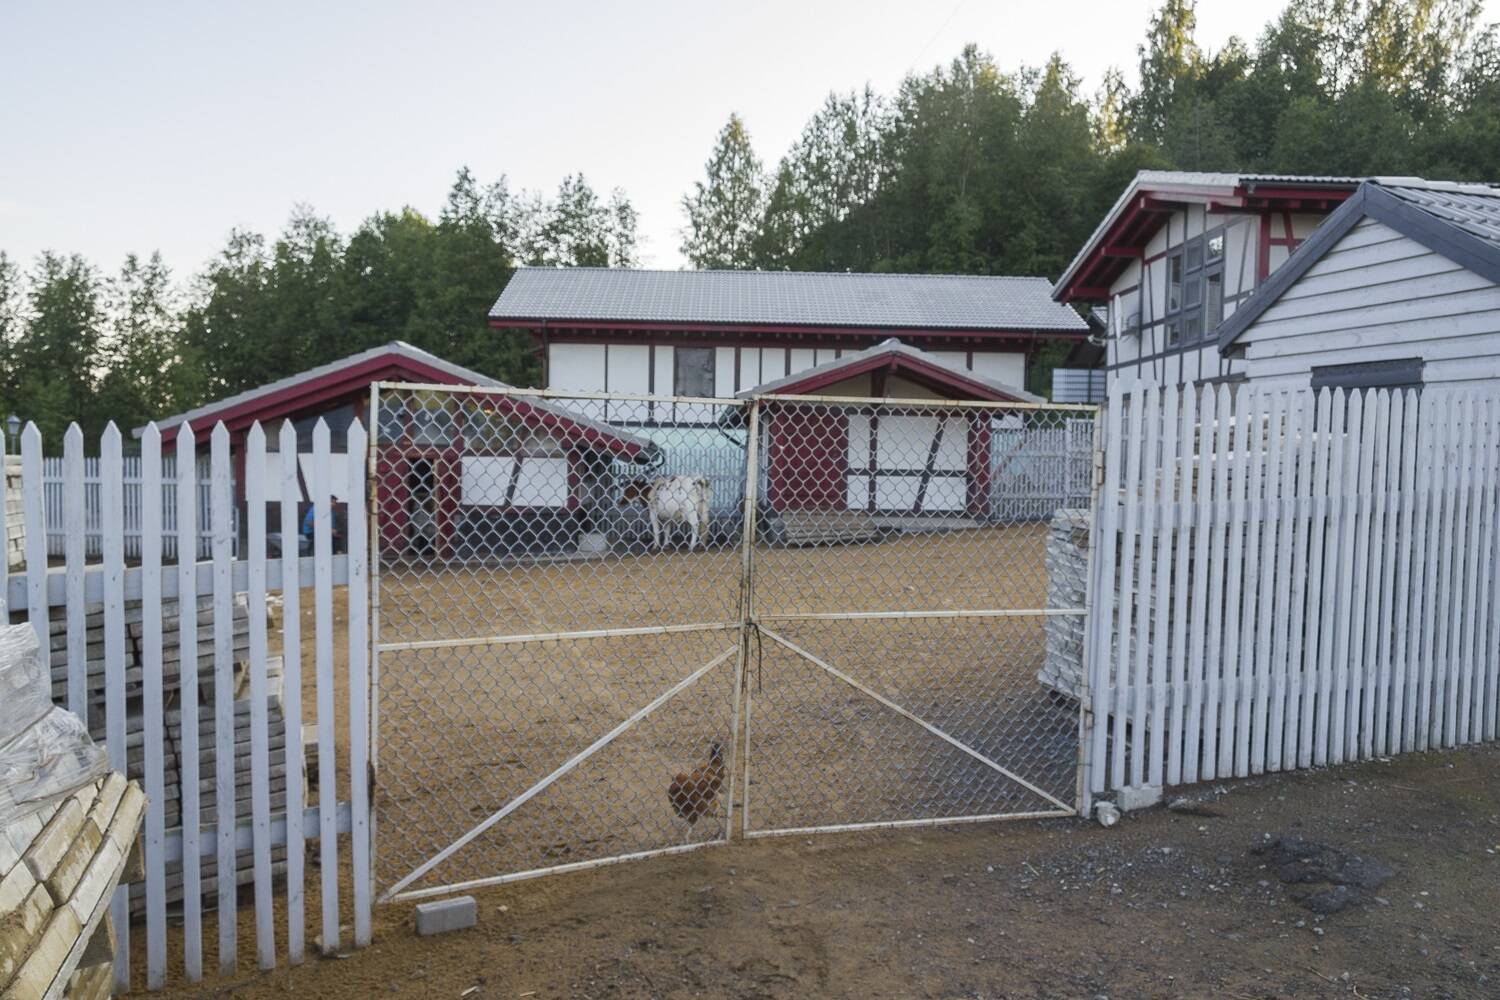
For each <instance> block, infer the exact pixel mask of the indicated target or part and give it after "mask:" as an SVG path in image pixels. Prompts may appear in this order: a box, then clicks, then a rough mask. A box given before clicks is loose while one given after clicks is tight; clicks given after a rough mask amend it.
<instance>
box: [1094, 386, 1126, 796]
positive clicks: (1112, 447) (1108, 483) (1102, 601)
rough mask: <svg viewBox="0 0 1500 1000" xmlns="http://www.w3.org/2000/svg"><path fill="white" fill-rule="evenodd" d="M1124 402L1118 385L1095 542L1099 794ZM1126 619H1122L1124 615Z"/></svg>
mask: <svg viewBox="0 0 1500 1000" xmlns="http://www.w3.org/2000/svg"><path fill="white" fill-rule="evenodd" d="M1124 405H1125V397H1124V395H1123V394H1122V393H1121V391H1120V383H1119V380H1118V379H1117V380H1116V381H1115V384H1114V385H1113V386H1112V387H1111V389H1110V394H1109V401H1108V405H1107V408H1106V409H1105V416H1104V419H1106V420H1107V424H1106V426H1105V440H1104V483H1103V485H1102V486H1101V487H1100V489H1099V505H1098V511H1097V515H1096V520H1097V523H1098V525H1099V533H1098V538H1097V539H1095V540H1092V541H1091V542H1090V546H1091V548H1092V549H1093V551H1094V553H1095V567H1094V576H1093V586H1092V591H1093V593H1092V600H1091V601H1090V605H1089V607H1090V610H1089V623H1090V628H1091V629H1092V630H1093V641H1092V642H1091V644H1090V646H1089V672H1090V680H1089V685H1090V694H1091V695H1092V704H1093V731H1092V733H1091V734H1090V740H1091V747H1090V748H1089V758H1088V759H1089V761H1090V762H1091V766H1090V768H1089V789H1090V791H1091V792H1092V793H1099V792H1102V791H1104V788H1105V767H1106V765H1107V764H1108V760H1107V758H1106V750H1107V748H1108V742H1107V736H1108V731H1109V706H1110V704H1111V693H1112V692H1111V680H1112V678H1113V676H1114V675H1113V671H1111V669H1110V663H1111V662H1112V659H1113V651H1112V649H1111V642H1110V638H1111V634H1112V632H1111V630H1112V627H1113V622H1114V618H1115V602H1114V597H1115V591H1116V584H1115V581H1116V564H1117V561H1118V560H1117V557H1118V554H1119V545H1118V544H1117V543H1116V539H1118V538H1119V533H1120V488H1121V484H1120V466H1121V462H1120V457H1121V456H1120V434H1121V427H1122V425H1123V424H1124V422H1125V420H1124V412H1123V410H1124ZM1122 617H1123V615H1122Z"/></svg>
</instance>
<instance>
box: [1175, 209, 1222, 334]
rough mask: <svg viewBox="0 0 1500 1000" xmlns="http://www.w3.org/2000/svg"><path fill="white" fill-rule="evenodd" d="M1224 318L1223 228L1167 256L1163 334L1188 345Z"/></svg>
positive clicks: (1210, 331) (1207, 332) (1200, 237)
mask: <svg viewBox="0 0 1500 1000" xmlns="http://www.w3.org/2000/svg"><path fill="white" fill-rule="evenodd" d="M1223 319H1224V231H1223V230H1222V229H1220V230H1216V231H1214V232H1212V233H1208V234H1206V235H1203V236H1199V237H1197V238H1195V239H1191V240H1189V241H1188V242H1186V243H1184V244H1183V245H1182V246H1181V247H1179V248H1178V249H1177V250H1175V251H1173V253H1172V254H1171V256H1169V257H1168V258H1167V311H1166V337H1167V346H1169V347H1178V346H1183V347H1191V346H1193V345H1194V344H1197V343H1198V342H1199V341H1201V340H1202V339H1203V338H1204V337H1205V336H1208V335H1211V334H1212V333H1213V332H1214V329H1215V328H1216V327H1218V325H1219V323H1220V322H1222V321H1223Z"/></svg>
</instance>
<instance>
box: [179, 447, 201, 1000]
mask: <svg viewBox="0 0 1500 1000" xmlns="http://www.w3.org/2000/svg"><path fill="white" fill-rule="evenodd" d="M195 440H196V439H195V438H194V436H193V429H192V427H191V426H190V425H189V424H186V423H184V424H183V425H182V426H181V427H180V428H179V429H178V431H177V447H176V449H175V453H176V454H175V457H176V465H175V471H176V474H177V483H176V490H177V512H178V515H179V516H178V518H177V553H178V559H177V595H178V597H177V611H178V615H177V636H178V642H177V644H178V646H179V647H180V653H179V655H180V656H181V657H182V661H181V663H180V664H179V665H178V672H179V673H180V675H181V678H180V680H179V683H180V684H181V689H180V694H181V702H182V715H181V718H182V760H181V762H180V763H179V765H178V766H179V773H180V774H181V786H182V792H181V794H182V808H181V809H180V810H179V812H180V813H181V814H182V964H183V971H184V972H185V973H186V974H187V978H188V980H189V981H190V982H194V983H196V982H198V981H199V980H201V979H202V978H203V889H202V880H201V878H200V871H201V869H200V867H199V866H200V865H201V864H202V859H201V857H200V849H199V827H198V824H199V823H200V821H201V820H202V816H201V814H200V809H201V805H200V802H199V794H198V727H199V725H200V724H201V723H200V721H199V713H200V711H201V709H200V708H199V705H198V612H197V586H196V584H197V575H198V567H197V563H196V562H195V558H194V557H195V556H196V552H195V549H196V539H197V537H198V524H197V520H198V504H197V494H198V481H197V480H198V476H197V458H196V454H195V452H196V447H197V446H196V443H195Z"/></svg>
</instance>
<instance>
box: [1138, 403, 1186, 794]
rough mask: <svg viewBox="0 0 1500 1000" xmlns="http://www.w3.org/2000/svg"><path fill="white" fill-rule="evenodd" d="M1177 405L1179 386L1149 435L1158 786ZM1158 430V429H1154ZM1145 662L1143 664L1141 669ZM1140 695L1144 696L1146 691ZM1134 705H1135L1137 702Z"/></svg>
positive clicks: (1149, 772) (1151, 757)
mask: <svg viewBox="0 0 1500 1000" xmlns="http://www.w3.org/2000/svg"><path fill="white" fill-rule="evenodd" d="M1177 406H1178V404H1177V387H1176V386H1174V385H1169V386H1167V387H1166V389H1164V390H1163V391H1162V394H1161V413H1160V416H1159V418H1158V419H1156V420H1153V421H1152V422H1151V430H1152V431H1153V432H1154V433H1156V434H1160V443H1159V445H1155V444H1154V445H1152V446H1151V447H1152V453H1153V455H1155V458H1154V461H1155V462H1156V468H1157V473H1156V475H1155V476H1152V477H1151V480H1150V481H1151V482H1152V483H1153V484H1155V485H1154V488H1155V491H1156V496H1155V498H1154V499H1155V502H1154V503H1153V504H1152V505H1151V509H1152V511H1153V516H1154V517H1155V518H1156V520H1157V523H1158V527H1157V529H1156V530H1155V531H1153V532H1151V533H1150V534H1151V537H1152V538H1153V539H1154V540H1155V542H1156V556H1155V561H1156V567H1155V580H1154V582H1153V584H1152V586H1151V587H1150V588H1149V589H1148V590H1146V591H1145V593H1147V594H1148V595H1149V596H1150V599H1151V600H1150V603H1153V604H1155V605H1156V607H1155V619H1156V620H1155V621H1154V622H1153V623H1152V626H1151V635H1152V639H1153V641H1152V642H1151V644H1150V646H1149V647H1143V648H1149V649H1150V650H1151V652H1152V657H1151V666H1150V671H1151V672H1150V685H1151V715H1150V719H1151V729H1150V739H1149V741H1148V743H1147V751H1146V752H1147V760H1146V771H1145V774H1146V776H1145V779H1144V780H1145V782H1146V783H1147V784H1150V785H1160V784H1161V783H1162V751H1163V748H1164V744H1165V740H1166V728H1167V718H1166V716H1167V652H1168V636H1169V634H1170V626H1171V622H1172V619H1171V617H1170V612H1171V610H1172V608H1171V599H1172V552H1173V541H1174V539H1175V538H1176V536H1177V534H1178V531H1179V527H1178V525H1177V523H1176V522H1177V512H1176V510H1175V509H1174V508H1173V506H1172V496H1173V490H1172V483H1173V480H1174V479H1175V478H1176V475H1177V424H1178V414H1177ZM1158 426H1159V427H1160V430H1157V428H1158ZM1148 436H1150V435H1148ZM1148 457H1150V456H1148ZM1148 607H1149V604H1148ZM1144 662H1145V661H1144V660H1143V661H1142V663H1143V665H1144ZM1141 680H1142V681H1143V682H1144V681H1145V680H1146V676H1145V674H1144V672H1143V674H1142V677H1141ZM1141 694H1145V690H1144V688H1143V689H1142V691H1141ZM1138 699H1139V696H1138ZM1137 703H1139V700H1138V702H1137ZM1138 742H1139V741H1138Z"/></svg>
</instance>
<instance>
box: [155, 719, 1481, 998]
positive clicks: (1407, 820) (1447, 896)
mask: <svg viewBox="0 0 1500 1000" xmlns="http://www.w3.org/2000/svg"><path fill="white" fill-rule="evenodd" d="M1195 797H1196V798H1197V799H1198V800H1200V803H1201V804H1203V805H1204V806H1205V808H1203V809H1201V810H1200V811H1201V812H1208V813H1215V814H1216V815H1193V814H1183V813H1178V812H1172V811H1168V810H1166V809H1156V810H1152V811H1149V812H1147V813H1142V814H1137V815H1135V816H1131V817H1127V819H1125V820H1124V821H1123V822H1122V823H1121V824H1120V825H1119V826H1117V827H1116V828H1114V829H1112V830H1104V829H1101V828H1100V827H1098V826H1096V825H1094V824H1088V823H1082V822H1079V821H1050V822H1045V823H1036V822H1021V823H1013V824H995V825H979V826H966V827H953V828H947V829H923V830H900V831H893V832H880V833H867V834H854V835H840V836H829V837H816V838H804V837H798V838H794V839H791V840H771V841H757V842H753V843H750V844H737V845H733V846H730V847H719V848H711V849H707V850H704V851H701V852H697V853H694V854H689V855H683V856H679V857H675V858H667V859H661V860H655V861H647V862H641V863H636V864H629V865H620V866H615V867H611V868H604V869H600V870H596V871H594V872H590V873H582V874H574V875H567V876H561V877H557V878H553V879H547V880H539V881H535V882H530V883H525V884H521V885H516V886H511V887H507V888H502V889H496V890H488V891H484V892H481V893H478V894H477V895H478V899H479V912H480V917H479V927H478V928H477V929H475V930H472V931H468V932H463V933H458V934H451V935H447V936H443V937H439V938H432V939H423V938H418V937H416V935H415V934H414V932H413V930H412V928H411V916H410V909H409V907H404V906H396V907H385V908H381V909H379V910H377V914H376V921H377V925H376V934H377V937H376V943H375V945H374V946H373V947H372V948H371V949H369V950H368V951H366V952H364V953H360V954H354V955H351V956H349V957H347V958H343V959H329V960H322V961H312V962H310V963H309V964H307V965H305V966H303V967H301V968H297V969H292V970H289V969H284V968H283V969H279V970H277V971H275V972H271V973H265V974H257V975H247V976H244V977H242V978H240V979H237V980H234V981H219V982H217V983H212V984H205V985H204V986H203V987H200V988H197V989H193V990H183V991H180V992H178V993H176V994H168V995H175V996H234V997H246V998H251V997H273V996H274V997H282V996H286V995H287V994H288V993H291V994H295V995H297V996H302V997H330V998H349V997H374V996H407V997H420V998H423V1000H439V998H442V1000H446V998H454V1000H457V998H475V1000H478V998H491V997H514V998H525V997H534V998H537V1000H543V998H549V997H586V998H593V997H669V998H678V997H682V998H685V997H820V996H835V997H871V998H874V997H890V998H896V997H943V998H947V997H1056V998H1065V997H1066V998H1072V997H1085V998H1089V997H1099V996H1109V997H1114V998H1116V1000H1119V998H1122V997H1208V996H1213V997H1231V998H1257V1000H1259V998H1270V997H1294V996H1295V997H1335V996H1337V997H1350V998H1356V997H1366V998H1370V1000H1376V998H1398V997H1457V998H1469V997H1474V998H1478V997H1495V996H1500V935H1497V934H1496V932H1495V917H1496V914H1497V912H1500V748H1494V747H1491V748H1486V749H1482V750H1470V751H1457V752H1451V753H1445V754H1428V755H1418V756H1414V757H1409V758H1403V759H1400V760H1397V761H1394V762H1390V763H1375V764H1368V765H1359V766H1350V767H1343V768H1336V769H1329V770H1323V771H1318V772H1312V773H1304V774H1296V775H1283V776H1278V777H1275V778H1262V779H1252V780H1250V781H1244V782H1238V783H1234V784H1220V785H1213V786H1205V787H1204V788H1203V789H1201V790H1200V791H1199V792H1198V794H1197V795H1196V796H1195ZM1291 836H1300V837H1302V838H1306V839H1307V840H1310V841H1316V842H1318V843H1320V844H1322V845H1326V846H1328V847H1331V848H1339V849H1342V850H1344V851H1346V852H1349V853H1350V854H1352V855H1356V856H1358V857H1359V858H1361V859H1362V861H1361V862H1360V863H1361V864H1362V865H1364V868H1365V869H1368V868H1370V867H1372V866H1373V867H1375V868H1377V869H1378V868H1379V866H1380V865H1382V864H1383V865H1384V866H1386V867H1388V868H1389V869H1391V871H1392V872H1393V874H1392V875H1391V876H1390V877H1389V880H1388V881H1386V882H1384V884H1382V885H1379V886H1378V887H1375V888H1372V889H1368V890H1364V889H1358V888H1357V887H1355V889H1354V890H1353V891H1352V898H1353V900H1354V901H1353V902H1352V903H1351V904H1350V905H1349V906H1348V907H1347V908H1346V909H1343V910H1342V911H1341V912H1338V913H1335V914H1332V915H1328V916H1319V915H1317V914H1315V913H1313V912H1311V911H1310V910H1308V909H1307V908H1305V906H1303V905H1299V903H1298V902H1297V899H1298V898H1299V897H1301V896H1303V895H1305V894H1307V893H1308V892H1311V891H1315V890H1317V889H1319V888H1320V886H1318V885H1303V884H1298V883H1293V884H1286V883H1284V882H1283V881H1282V879H1281V878H1280V877H1279V874H1278V869H1277V866H1276V861H1275V859H1274V858H1272V857H1271V856H1270V855H1268V854H1265V853H1256V852H1255V851H1254V849H1255V848H1258V847H1262V846H1263V845H1265V844H1267V843H1270V842H1272V841H1274V840H1275V839H1276V838H1281V837H1291ZM1351 864H1352V863H1351ZM1292 874H1298V872H1296V871H1293V872H1292ZM1321 888H1323V889H1327V886H1321ZM315 912H316V911H315V910H313V909H310V910H309V913H310V914H312V913H315ZM243 915H244V914H243V913H242V916H243ZM242 926H243V921H242ZM245 929H246V931H247V935H248V932H249V928H248V927H246V928H245ZM250 940H251V939H250V938H249V937H248V936H247V937H246V938H245V942H246V944H245V950H246V951H249V950H251V945H250ZM471 987H477V989H474V990H473V991H472V992H466V991H469V990H470V989H471Z"/></svg>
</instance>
